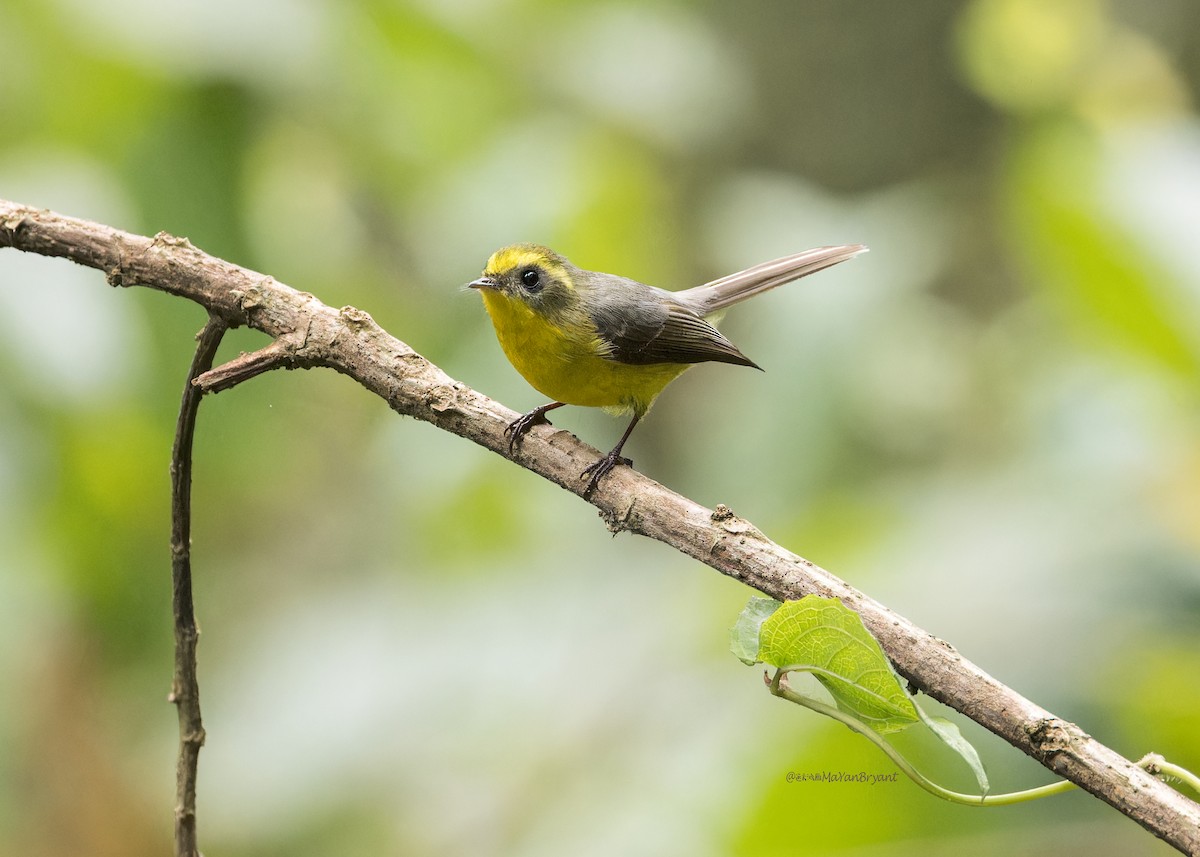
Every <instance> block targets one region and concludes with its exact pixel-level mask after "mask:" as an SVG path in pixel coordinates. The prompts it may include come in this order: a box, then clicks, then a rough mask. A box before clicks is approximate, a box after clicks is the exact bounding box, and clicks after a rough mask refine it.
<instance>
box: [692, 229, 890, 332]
mask: <svg viewBox="0 0 1200 857" xmlns="http://www.w3.org/2000/svg"><path fill="white" fill-rule="evenodd" d="M866 251H867V248H866V246H865V245H863V244H846V245H843V246H840V247H817V248H816V249H814V250H805V251H804V252H803V253H795V254H793V255H791V256H784V257H783V258H782V259H774V260H772V261H770V262H763V263H761V264H759V265H755V266H754V267H752V268H747V269H746V270H744V271H738V272H737V273H736V274H730V275H729V276H726V277H721V278H720V279H719V280H713V281H712V282H711V283H705V284H704V285H703V286H696V287H695V288H694V289H686V290H684V291H682V292H674V293H673V296H674V297H675V299H676V300H678V301H680V302H681V303H683V304H685V305H686V306H687V307H688V308H689V309H691V310H692V311H693V312H695V313H696V314H697V315H700V316H706V315H709V314H710V313H714V312H717V311H718V310H722V309H724V308H725V307H727V306H730V305H732V304H736V303H739V302H740V301H744V300H746V299H748V298H752V297H754V296H755V295H757V294H759V293H760V292H765V291H767V290H768V289H773V288H775V287H776V286H782V285H783V284H784V283H790V282H791V281H792V280H798V279H800V278H801V277H806V276H808V275H809V274H815V273H816V272H817V271H821V270H824V269H825V268H828V267H830V266H831V265H836V264H837V263H838V262H845V261H846V260H847V259H852V258H854V257H855V256H857V255H858V254H859V253H865V252H866Z"/></svg>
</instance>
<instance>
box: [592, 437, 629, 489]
mask: <svg viewBox="0 0 1200 857" xmlns="http://www.w3.org/2000/svg"><path fill="white" fill-rule="evenodd" d="M618 464H624V465H625V466H626V467H633V459H632V458H624V457H622V455H621V448H620V447H617V448H616V449H614V450H613V451H612V452H610V453H609V454H608V455H606V456H604V457H603V458H601V459H600V460H599V461H597V462H596V463H595V464H593V465H591V466H590V467H588V468H587V469H585V470H584V471H583V473H580V474H579V478H580V479H583V478H585V477H587V476H590V477H591V479H588V484H587V488H585V489H583V496H585V497H586V496H588V495H589V494H591V493H592V492H593V491H595V490H596V486H597V485H599V484H600V480H601V479H603V478H604V475H605V474H606V473H608V471H610V470H612V469H613V468H614V467H616V466H617V465H618Z"/></svg>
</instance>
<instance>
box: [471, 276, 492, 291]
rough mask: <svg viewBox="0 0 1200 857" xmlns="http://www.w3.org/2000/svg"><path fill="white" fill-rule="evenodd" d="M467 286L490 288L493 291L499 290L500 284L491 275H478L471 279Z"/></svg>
mask: <svg viewBox="0 0 1200 857" xmlns="http://www.w3.org/2000/svg"><path fill="white" fill-rule="evenodd" d="M467 288H468V289H492V290H493V291H500V284H499V283H498V282H496V280H494V279H492V278H491V277H480V278H479V279H478V280H472V281H471V282H469V283H467Z"/></svg>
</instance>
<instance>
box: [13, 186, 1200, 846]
mask: <svg viewBox="0 0 1200 857" xmlns="http://www.w3.org/2000/svg"><path fill="white" fill-rule="evenodd" d="M4 245H11V246H13V247H16V248H18V249H20V250H24V251H27V252H31V253H39V254H41V255H44V256H65V257H67V258H69V259H72V260H73V261H75V262H77V263H79V264H82V265H87V266H89V267H92V268H97V269H99V270H101V271H104V272H105V273H106V275H107V277H108V281H109V283H111V284H113V285H121V286H130V285H138V284H140V285H144V286H148V287H149V288H153V289H158V290H159V291H163V292H167V293H169V294H174V295H179V296H181V297H184V298H187V299H188V300H192V301H195V302H196V303H198V304H200V305H201V306H203V307H205V308H206V309H208V310H209V312H210V313H213V314H215V315H217V316H218V317H220V318H221V319H223V320H224V321H225V322H227V323H228V324H229V325H230V326H234V325H237V324H247V325H249V326H250V327H253V328H255V329H256V330H260V331H262V332H263V333H266V334H267V335H268V336H270V337H272V338H273V339H280V338H285V339H292V340H293V342H295V343H296V344H295V345H294V348H295V352H294V353H295V358H296V362H295V364H293V365H297V366H305V367H309V366H325V367H328V368H331V369H334V370H336V371H338V372H341V373H343V374H345V375H348V376H350V377H351V378H353V379H354V380H355V381H357V382H358V383H359V384H361V385H362V386H363V387H364V388H366V389H367V390H369V391H370V392H372V393H374V394H376V395H377V396H379V397H380V398H382V399H384V400H385V401H386V402H388V404H389V405H390V406H391V407H392V408H393V409H394V410H396V411H397V412H398V413H401V414H405V415H407V416H412V417H415V418H417V419H420V420H423V421H425V422H429V423H432V424H433V425H435V426H437V427H438V428H441V429H444V430H446V431H449V432H452V433H454V434H456V435H459V436H461V437H464V438H467V439H468V440H471V441H473V442H475V443H477V444H479V445H481V446H483V447H486V448H487V449H490V450H492V451H493V452H496V453H497V454H499V455H502V456H505V457H509V452H508V439H507V438H506V437H505V434H504V430H505V428H506V427H507V426H508V425H509V424H510V423H511V422H512V421H513V420H514V419H515V418H516V417H517V416H518V415H517V414H516V413H515V412H514V411H511V410H509V409H508V408H505V407H504V406H502V405H500V404H498V403H497V402H495V401H493V400H491V399H489V398H488V397H486V396H484V395H482V394H480V393H477V392H476V391H474V390H472V389H471V388H469V387H467V386H466V385H465V384H462V383H460V382H458V381H455V380H454V379H453V378H451V377H449V376H448V375H446V373H444V372H443V371H442V370H441V369H439V368H438V367H437V366H435V365H433V364H432V363H430V362H429V361H427V360H425V359H424V358H423V357H421V356H420V355H419V354H417V353H416V352H415V351H413V349H412V348H410V347H409V346H408V345H406V344H405V343H403V342H401V341H400V340H398V339H396V338H395V337H392V336H390V335H389V334H388V333H387V332H386V331H384V330H383V329H382V328H380V327H379V326H378V325H377V324H375V322H374V321H373V320H372V319H371V317H370V316H369V315H367V314H366V313H364V312H362V311H360V310H356V309H354V308H352V307H344V308H342V309H341V310H337V309H334V308H332V307H329V306H326V305H325V304H323V303H321V302H320V301H319V300H317V299H316V298H314V297H313V296H312V295H310V294H306V293H304V292H300V291H297V290H296V289H293V288H290V287H288V286H286V285H284V284H282V283H279V282H277V281H275V280H274V279H272V278H271V277H268V276H265V275H263V274H259V273H256V272H254V271H250V270H247V269H245V268H239V267H238V266H236V265H233V264H231V263H229V262H226V261H224V260H222V259H217V258H215V257H212V256H209V255H208V254H206V253H203V252H201V251H200V250H197V249H196V248H195V247H193V246H192V245H191V244H190V243H189V242H188V241H187V240H186V239H180V238H173V237H172V236H169V235H163V234H159V235H157V236H155V237H154V238H146V237H143V236H139V235H131V234H129V233H127V232H121V231H119V230H116V229H112V228H111V227H108V226H104V225H102V224H98V223H92V222H89V221H85V220H79V219H76V218H71V217H64V216H62V215H59V214H55V213H53V212H47V211H38V210H36V209H32V208H29V207H27V206H22V205H18V204H16V203H11V202H5V201H3V200H0V247H3V246H4ZM597 455H599V453H598V452H597V451H596V450H595V449H593V448H592V447H590V446H588V445H587V444H585V443H582V442H581V441H578V440H576V439H575V438H573V437H572V436H571V435H570V434H569V433H568V432H563V431H558V430H556V429H554V428H553V427H551V426H537V427H535V428H534V429H533V431H531V432H530V433H529V434H528V435H527V436H526V437H525V439H524V441H523V443H522V445H521V447H520V449H519V450H518V451H517V453H516V455H515V457H514V458H513V460H515V461H516V462H517V463H519V464H520V465H521V466H522V467H525V468H526V469H528V470H530V471H532V472H534V473H538V474H540V475H541V476H543V477H545V478H546V479H549V480H551V481H553V482H555V483H556V484H558V485H560V486H562V487H563V488H565V489H567V490H568V491H571V492H572V493H574V494H576V495H579V496H582V495H583V489H584V487H585V484H584V483H583V482H582V481H580V479H579V473H580V472H581V471H582V470H583V467H584V466H586V465H587V464H591V463H592V462H594V461H595V460H596V457H597ZM585 499H586V500H587V501H588V502H590V503H591V504H592V505H593V506H595V507H596V508H597V509H599V510H600V514H601V516H602V517H603V518H604V520H605V522H606V524H607V525H608V526H609V527H610V528H611V529H612V530H614V531H618V530H625V531H628V532H633V533H638V534H641V535H646V536H650V537H651V538H654V539H657V540H659V541H661V542H664V543H666V544H669V545H671V546H673V547H674V548H676V549H677V550H679V551H681V552H683V553H685V554H687V555H688V556H691V557H694V558H695V559H697V560H699V561H700V562H703V563H705V564H706V565H709V566H711V567H712V568H714V569H716V570H717V571H720V572H721V573H722V574H726V575H729V576H730V577H733V578H735V579H737V580H740V581H741V582H743V583H745V584H747V585H748V586H752V587H754V588H755V589H757V590H759V591H760V592H763V593H766V594H767V595H770V596H771V597H773V598H777V599H780V600H785V599H795V598H801V597H803V596H804V595H808V594H809V593H816V594H818V595H823V596H825V597H827V598H838V599H840V600H841V601H842V603H844V604H845V605H846V606H848V607H850V608H851V609H852V610H855V611H857V612H858V613H859V614H860V615H861V616H862V618H863V623H864V624H865V625H866V626H867V629H868V630H869V631H870V632H871V634H872V635H873V636H874V637H875V638H876V639H877V640H878V641H879V643H880V645H881V646H882V647H883V650H884V651H885V652H886V653H887V655H888V657H889V658H890V659H891V660H892V663H894V664H895V665H896V669H897V671H898V672H899V673H900V674H901V675H903V676H904V677H905V678H907V679H908V680H909V681H910V682H911V683H912V684H913V685H915V686H916V687H917V688H919V689H920V690H922V691H924V692H925V693H927V694H928V695H930V696H932V697H933V698H934V699H937V700H939V701H940V702H943V703H945V704H947V705H949V706H950V707H951V708H954V709H956V710H957V711H959V712H961V713H962V714H964V715H966V716H967V717H969V718H971V719H972V720H974V721H975V722H977V723H979V724H980V725H981V726H983V727H984V728H985V729H988V730H990V731H992V732H994V733H995V734H996V735H999V736H1000V737H1001V738H1003V739H1004V740H1006V741H1008V742H1009V743H1010V744H1012V745H1013V746H1014V747H1016V748H1018V749H1019V750H1021V751H1022V752H1024V753H1027V754H1029V755H1030V756H1031V757H1033V758H1034V759H1036V760H1037V761H1039V762H1040V763H1041V764H1043V765H1045V766H1046V767H1047V768H1049V769H1050V770H1051V771H1053V772H1055V773H1056V774H1058V775H1059V776H1061V777H1063V778H1065V779H1068V780H1070V781H1072V782H1074V783H1076V784H1077V785H1079V786H1080V787H1081V788H1082V789H1084V790H1085V791H1088V792H1091V793H1092V794H1094V795H1096V796H1097V797H1099V798H1100V799H1102V800H1104V801H1106V802H1107V803H1109V804H1110V805H1112V806H1113V807H1115V808H1116V809H1117V810H1118V811H1120V812H1121V813H1123V814H1124V815H1126V816H1128V817H1129V818H1131V819H1133V820H1134V821H1136V822H1137V823H1138V824H1140V825H1142V826H1143V827H1145V828H1146V829H1147V830H1149V831H1150V832H1152V833H1153V834H1154V835H1156V836H1158V837H1160V838H1162V839H1164V840H1166V841H1167V842H1169V843H1170V844H1171V845H1173V846H1174V847H1175V848H1177V849H1179V850H1180V851H1183V852H1184V853H1188V854H1200V805H1198V804H1196V803H1195V802H1193V801H1192V800H1190V799H1188V798H1187V797H1185V796H1184V795H1182V794H1180V793H1179V792H1177V791H1175V790H1174V789H1172V788H1171V787H1170V786H1168V785H1166V784H1165V783H1163V782H1161V781H1160V780H1158V779H1156V778H1155V777H1153V776H1151V775H1150V774H1148V773H1147V772H1146V771H1144V770H1142V769H1141V768H1139V767H1138V766H1137V765H1136V764H1134V763H1133V762H1131V761H1130V760H1128V759H1126V758H1124V757H1123V756H1121V755H1120V754H1119V753H1117V752H1115V751H1114V750H1112V749H1110V748H1108V747H1106V746H1104V745H1103V744H1101V743H1100V742H1099V741H1097V740H1095V739H1094V738H1092V737H1091V736H1090V735H1088V734H1087V733H1085V732H1084V731H1083V730H1082V729H1080V728H1079V727H1078V726H1076V725H1074V724H1072V723H1069V722H1067V721H1065V720H1062V719H1060V718H1058V717H1055V716H1054V715H1053V714H1051V713H1050V712H1049V711H1047V710H1045V709H1044V708H1042V707H1040V706H1038V705H1036V704H1035V703H1033V702H1031V701H1030V700H1028V699H1026V698H1025V697H1023V696H1021V695H1020V694H1019V693H1017V692H1016V691H1015V690H1013V689H1012V688H1009V687H1006V686H1005V685H1003V684H1001V683H1000V682H999V681H997V680H996V679H995V678H993V677H992V676H990V675H988V674H987V673H986V672H984V671H983V670H982V669H980V668H979V667H978V666H976V665H975V664H973V663H971V662H970V661H968V660H967V659H966V658H964V657H963V656H962V655H960V654H959V653H958V652H956V651H955V650H954V649H953V648H952V647H950V646H949V645H947V644H946V643H944V642H943V641H941V640H939V639H937V638H936V637H934V636H933V635H931V634H930V633H928V632H927V631H924V630H922V629H921V628H919V627H917V626H916V625H914V624H913V623H912V622H910V621H909V620H908V619H905V618H904V617H902V616H900V615H898V614H896V613H893V612H892V611H891V610H889V609H888V608H887V607H885V606H883V605H882V604H880V603H878V602H877V601H874V600H873V599H871V598H869V597H867V596H866V595H864V594H863V593H862V592H859V591H858V590H856V589H854V588H853V587H851V586H849V585H848V584H846V583H845V582H844V581H842V580H840V579H839V578H837V577H836V576H835V575H833V574H831V573H830V572H828V571H826V570H825V569H823V568H820V567H819V566H816V565H814V564H813V563H811V562H809V561H808V560H806V559H804V558H802V557H800V556H797V555H796V554H794V553H792V552H791V551H788V550H786V549H784V548H782V547H781V546H779V545H777V544H775V543H774V542H772V541H771V540H770V539H768V538H767V537H766V536H764V535H763V534H762V533H761V532H759V531H758V530H757V529H756V528H755V527H754V526H753V525H751V524H750V523H749V522H747V521H744V520H742V519H740V518H738V517H736V516H735V515H733V514H732V513H731V512H729V511H728V510H726V509H722V510H719V511H717V512H714V511H713V510H711V509H707V508H705V507H704V506H701V505H700V504H698V503H694V502H692V501H691V500H689V499H687V498H685V497H681V496H680V495H678V494H676V493H674V492H672V491H670V490H668V489H666V488H664V487H663V486H662V485H659V484H658V483H657V482H655V481H653V480H652V479H649V478H647V477H646V476H643V475H642V474H640V473H636V472H635V471H633V470H631V469H629V468H624V467H622V468H618V469H617V470H614V471H613V472H612V473H611V474H609V476H608V477H606V479H605V481H604V482H602V483H601V484H600V486H599V488H598V489H597V490H596V491H595V492H594V493H593V494H591V495H589V496H588V497H586V498H585Z"/></svg>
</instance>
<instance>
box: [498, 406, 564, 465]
mask: <svg viewBox="0 0 1200 857" xmlns="http://www.w3.org/2000/svg"><path fill="white" fill-rule="evenodd" d="M564 404H566V403H565V402H551V403H550V404H548V405H542V406H541V407H540V408H534V409H533V410H532V411H530V412H529V413H527V414H525V415H523V416H521V417H518V418H517V419H515V420H513V421H512V422H511V423H509V424H508V428H506V429H505V430H504V434H505V435H507V436H508V454H509V455H512V454H514V453H515V452H516V451H517V444H518V443H520V442H521V438H523V437H524V436H525V434H526V433H527V432H528V431H529V430H530V429H531V428H533V427H534V426H535V425H537V424H538V423H548V422H550V420H548V419H546V412H547V411H552V410H554V409H555V408H561V407H562V406H563V405H564Z"/></svg>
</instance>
